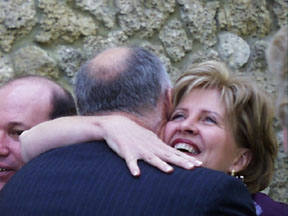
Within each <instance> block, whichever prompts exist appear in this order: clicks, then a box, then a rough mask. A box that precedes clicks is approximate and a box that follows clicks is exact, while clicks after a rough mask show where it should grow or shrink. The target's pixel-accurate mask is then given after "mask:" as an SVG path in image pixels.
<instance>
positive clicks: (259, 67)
mask: <svg viewBox="0 0 288 216" xmlns="http://www.w3.org/2000/svg"><path fill="white" fill-rule="evenodd" d="M287 9H288V2H287V0H257V1H256V0H226V1H225V0H201V1H200V0H165V1H164V0H138V1H135V0H66V1H65V0H9V1H7V0H0V83H1V82H3V81H4V80H7V79H9V78H11V77H13V76H15V75H20V74H26V73H29V74H41V75H46V76H49V77H51V78H53V79H55V80H57V81H59V82H60V83H62V84H64V85H66V86H67V87H70V86H71V84H72V83H73V77H74V75H75V73H76V71H77V69H78V68H79V66H80V65H81V64H82V63H83V62H84V61H85V60H87V59H89V58H91V57H93V56H94V55H95V54H96V53H98V52H99V51H101V50H103V49H105V48H108V47H113V46H116V45H117V46H118V45H138V46H142V47H145V48H147V49H149V50H150V51H153V52H154V53H156V54H157V55H158V56H160V58H161V60H162V61H163V62H164V64H165V65H166V67H167V69H168V71H169V73H170V75H171V78H172V80H173V81H174V80H175V78H176V77H177V76H179V74H181V71H183V69H185V67H187V66H188V65H189V64H191V63H192V62H194V63H195V62H200V61H203V60H208V59H217V60H222V61H225V62H227V64H228V65H229V66H230V67H231V68H232V69H233V70H234V71H235V72H236V73H242V74H246V75H250V76H251V77H253V79H255V80H256V81H257V82H258V83H259V85H261V86H263V87H264V88H265V89H266V90H267V91H268V92H270V93H271V94H276V90H277V84H276V83H275V82H274V81H273V79H272V78H271V76H270V74H269V73H268V69H267V64H266V61H265V49H266V47H267V43H268V42H269V40H270V39H271V37H272V36H273V35H274V33H275V32H276V31H277V30H278V29H279V28H280V27H281V26H283V25H285V24H287ZM275 129H276V130H277V132H278V133H279V132H280V131H281V130H282V129H281V126H280V125H279V123H278V122H276V123H275ZM282 139H283V138H282V137H281V133H279V143H280V149H279V156H278V159H277V164H276V167H277V169H276V173H275V177H274V180H273V182H272V184H271V186H270V187H269V188H268V189H266V190H265V192H266V193H268V194H270V195H271V196H272V197H273V198H274V199H276V200H281V201H284V202H287V203H288V185H287V182H288V156H287V154H285V153H284V152H283V147H282V142H283V140H282Z"/></svg>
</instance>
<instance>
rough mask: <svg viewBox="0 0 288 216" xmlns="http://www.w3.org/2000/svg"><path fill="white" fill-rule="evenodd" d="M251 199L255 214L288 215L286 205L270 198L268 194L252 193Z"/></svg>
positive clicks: (264, 215) (263, 215)
mask: <svg viewBox="0 0 288 216" xmlns="http://www.w3.org/2000/svg"><path fill="white" fill-rule="evenodd" d="M252 197H253V200H254V202H255V208H256V213H257V215H260V216H266V215H271V216H274V215H275V216H276V215H277V216H282V215H283V216H284V215H285V216H286V215H288V205H287V204H285V203H282V202H277V201H275V200H273V199H271V198H270V197H269V196H268V195H266V194H264V193H261V192H258V193H256V194H254V195H253V196H252Z"/></svg>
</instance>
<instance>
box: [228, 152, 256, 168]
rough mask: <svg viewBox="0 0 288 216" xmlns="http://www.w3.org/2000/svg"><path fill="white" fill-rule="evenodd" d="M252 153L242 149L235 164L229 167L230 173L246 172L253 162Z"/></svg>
mask: <svg viewBox="0 0 288 216" xmlns="http://www.w3.org/2000/svg"><path fill="white" fill-rule="evenodd" d="M251 157H252V155H251V151H250V150H249V149H247V148H241V149H240V152H239V154H238V156H237V157H236V158H235V160H234V162H233V164H232V165H231V166H230V167H229V172H230V173H231V172H232V170H234V172H235V173H237V172H240V171H242V170H244V169H245V168H246V167H247V166H248V164H249V163H250V161H251Z"/></svg>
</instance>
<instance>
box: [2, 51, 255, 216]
mask: <svg viewBox="0 0 288 216" xmlns="http://www.w3.org/2000/svg"><path fill="white" fill-rule="evenodd" d="M169 88H170V81H169V76H168V74H167V73H166V71H165V69H164V67H163V66H162V64H161V63H160V61H159V59H158V58H157V57H156V56H154V55H153V54H151V53H150V52H148V51H146V50H144V49H142V48H123V47H122V48H111V49H108V50H106V51H104V52H102V53H100V54H99V55H97V56H96V57H95V58H94V59H92V60H91V61H89V62H87V63H86V64H85V65H84V66H82V67H81V69H80V71H79V72H78V74H77V78H76V86H75V93H76V98H77V104H78V108H79V112H80V114H81V115H108V114H118V115H124V116H126V117H129V118H131V119H132V120H134V121H136V122H137V123H139V124H140V125H142V126H144V127H145V128H147V129H149V130H152V131H153V132H155V133H158V132H159V131H160V129H161V126H162V124H163V123H164V122H165V116H166V112H167V106H168V105H169V104H168V103H169V100H168V98H167V91H168V89H169ZM96 143H97V144H96ZM140 166H141V170H142V171H143V174H142V176H141V177H140V178H134V177H132V176H131V175H130V173H129V171H128V169H127V168H126V165H125V162H124V161H122V160H121V159H120V158H119V157H118V156H117V155H116V154H115V153H113V152H112V151H111V150H110V149H109V148H108V147H107V145H106V143H105V141H97V142H92V143H91V142H90V143H84V144H83V143H82V144H78V145H74V146H70V147H64V148H59V149H55V150H52V151H50V152H47V153H44V154H42V155H41V156H39V157H38V158H36V159H34V160H33V161H31V162H30V163H28V164H27V165H26V166H24V167H23V168H22V169H21V170H20V171H19V172H18V173H17V174H16V175H15V176H14V178H13V179H11V181H10V182H9V183H8V184H7V186H6V187H5V188H4V190H3V192H2V193H1V194H0V209H1V213H2V212H3V213H4V214H5V215H255V212H254V207H253V203H252V201H251V198H250V195H249V193H248V191H247V190H246V189H245V187H244V185H243V184H242V183H241V182H240V181H239V180H237V179H235V178H233V177H231V176H228V175H227V174H225V173H221V172H218V171H212V170H209V169H206V168H198V169H195V170H194V171H187V170H183V169H180V168H177V167H175V168H174V173H173V174H171V175H167V174H164V173H162V172H159V171H158V170H155V168H153V167H151V166H149V165H147V164H145V163H141V164H140Z"/></svg>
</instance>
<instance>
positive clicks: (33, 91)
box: [0, 75, 77, 190]
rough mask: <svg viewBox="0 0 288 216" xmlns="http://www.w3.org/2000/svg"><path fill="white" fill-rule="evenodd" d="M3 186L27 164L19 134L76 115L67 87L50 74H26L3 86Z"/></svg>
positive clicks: (0, 130)
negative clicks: (22, 153)
mask: <svg viewBox="0 0 288 216" xmlns="http://www.w3.org/2000/svg"><path fill="white" fill-rule="evenodd" d="M0 98H1V100H0V116H1V120H0V190H1V189H2V188H3V186H4V185H5V184H6V183H7V181H8V180H9V179H10V178H11V177H12V176H13V175H14V174H15V172H17V171H18V170H19V169H20V168H21V166H22V165H23V164H24V162H23V160H22V157H21V153H20V143H19V135H20V134H21V133H22V132H23V131H24V130H28V129H30V128H31V127H33V126H35V125H37V124H39V123H40V122H44V121H47V120H49V119H54V118H58V117H61V116H70V115H76V114H77V112H76V104H75V102H74V99H73V97H72V95H71V93H69V92H68V91H66V90H65V89H64V88H62V87H61V86H60V85H58V84H57V83H55V82H54V81H52V80H49V79H48V78H45V77H41V76H37V75H26V76H23V77H18V78H14V79H12V80H9V81H7V82H5V83H3V85H2V86H1V87H0Z"/></svg>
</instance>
